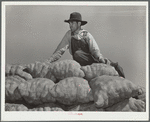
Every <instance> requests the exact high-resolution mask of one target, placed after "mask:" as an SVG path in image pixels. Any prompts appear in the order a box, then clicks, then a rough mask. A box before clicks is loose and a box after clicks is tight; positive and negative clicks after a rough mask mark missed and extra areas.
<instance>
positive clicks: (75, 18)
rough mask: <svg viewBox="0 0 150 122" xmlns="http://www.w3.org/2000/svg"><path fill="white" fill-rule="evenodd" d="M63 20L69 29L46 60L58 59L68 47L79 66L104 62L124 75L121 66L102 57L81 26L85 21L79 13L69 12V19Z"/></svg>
mask: <svg viewBox="0 0 150 122" xmlns="http://www.w3.org/2000/svg"><path fill="white" fill-rule="evenodd" d="M65 22H67V23H69V27H70V30H69V31H68V32H67V33H66V34H65V36H64V37H63V39H62V41H61V42H60V43H59V45H58V46H57V49H56V50H55V51H54V53H53V55H52V57H51V58H50V59H49V60H48V62H53V61H56V60H58V59H59V58H60V57H61V55H63V54H64V52H65V50H66V49H68V48H69V52H70V54H71V55H72V57H73V59H74V60H75V61H77V62H78V63H79V64H80V65H81V66H86V65H91V64H92V63H105V64H109V65H111V66H113V67H114V68H115V69H116V70H117V71H118V73H119V75H120V76H122V77H125V76H124V73H123V69H122V67H120V66H119V65H118V63H113V62H112V61H111V60H108V59H107V58H105V59H104V58H103V56H102V54H101V53H100V49H99V47H98V45H97V43H96V41H95V39H94V38H93V36H92V35H91V34H90V33H89V32H88V31H86V30H83V29H82V28H81V26H83V25H85V24H87V21H83V20H82V17H81V14H80V13H78V12H73V13H71V14H70V18H69V20H65Z"/></svg>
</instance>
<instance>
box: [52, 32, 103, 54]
mask: <svg viewBox="0 0 150 122" xmlns="http://www.w3.org/2000/svg"><path fill="white" fill-rule="evenodd" d="M72 37H73V38H75V39H77V40H82V39H84V40H85V41H86V42H87V44H88V47H89V53H90V54H91V55H93V54H94V52H95V51H99V52H100V49H99V47H98V45H97V43H96V41H95V39H94V38H93V36H92V35H91V34H90V33H89V32H88V31H86V30H83V29H82V30H80V31H79V32H78V33H76V34H72V33H71V31H70V30H69V31H68V32H67V33H66V34H65V36H64V37H63V39H62V41H61V42H60V44H59V45H58V47H57V49H56V50H55V52H56V51H58V50H60V49H61V48H63V47H65V46H66V45H69V52H70V54H71V55H73V53H72V49H71V38H72Z"/></svg>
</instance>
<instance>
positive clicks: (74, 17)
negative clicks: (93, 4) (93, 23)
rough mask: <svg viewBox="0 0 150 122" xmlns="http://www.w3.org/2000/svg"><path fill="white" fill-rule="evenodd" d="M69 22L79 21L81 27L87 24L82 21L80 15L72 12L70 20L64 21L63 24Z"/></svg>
mask: <svg viewBox="0 0 150 122" xmlns="http://www.w3.org/2000/svg"><path fill="white" fill-rule="evenodd" d="M70 21H80V22H81V26H82V25H85V24H86V23H87V21H82V16H81V14H80V13H78V12H73V13H71V14H70V19H69V20H65V22H68V23H69V22H70Z"/></svg>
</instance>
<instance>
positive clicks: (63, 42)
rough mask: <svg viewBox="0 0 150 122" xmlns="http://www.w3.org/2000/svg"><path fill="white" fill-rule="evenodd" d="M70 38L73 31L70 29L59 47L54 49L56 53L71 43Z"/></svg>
mask: <svg viewBox="0 0 150 122" xmlns="http://www.w3.org/2000/svg"><path fill="white" fill-rule="evenodd" d="M69 38H71V32H70V30H69V31H68V32H67V33H66V34H65V36H64V37H63V39H62V40H61V42H60V43H59V45H58V46H57V48H56V50H55V51H54V53H56V52H57V51H58V50H60V49H62V48H63V47H65V46H66V45H69ZM54 53H53V54H54Z"/></svg>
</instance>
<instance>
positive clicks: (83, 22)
mask: <svg viewBox="0 0 150 122" xmlns="http://www.w3.org/2000/svg"><path fill="white" fill-rule="evenodd" d="M70 21H80V22H81V26H82V25H85V24H87V21H81V20H78V19H69V20H65V21H64V22H67V23H69V22H70Z"/></svg>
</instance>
